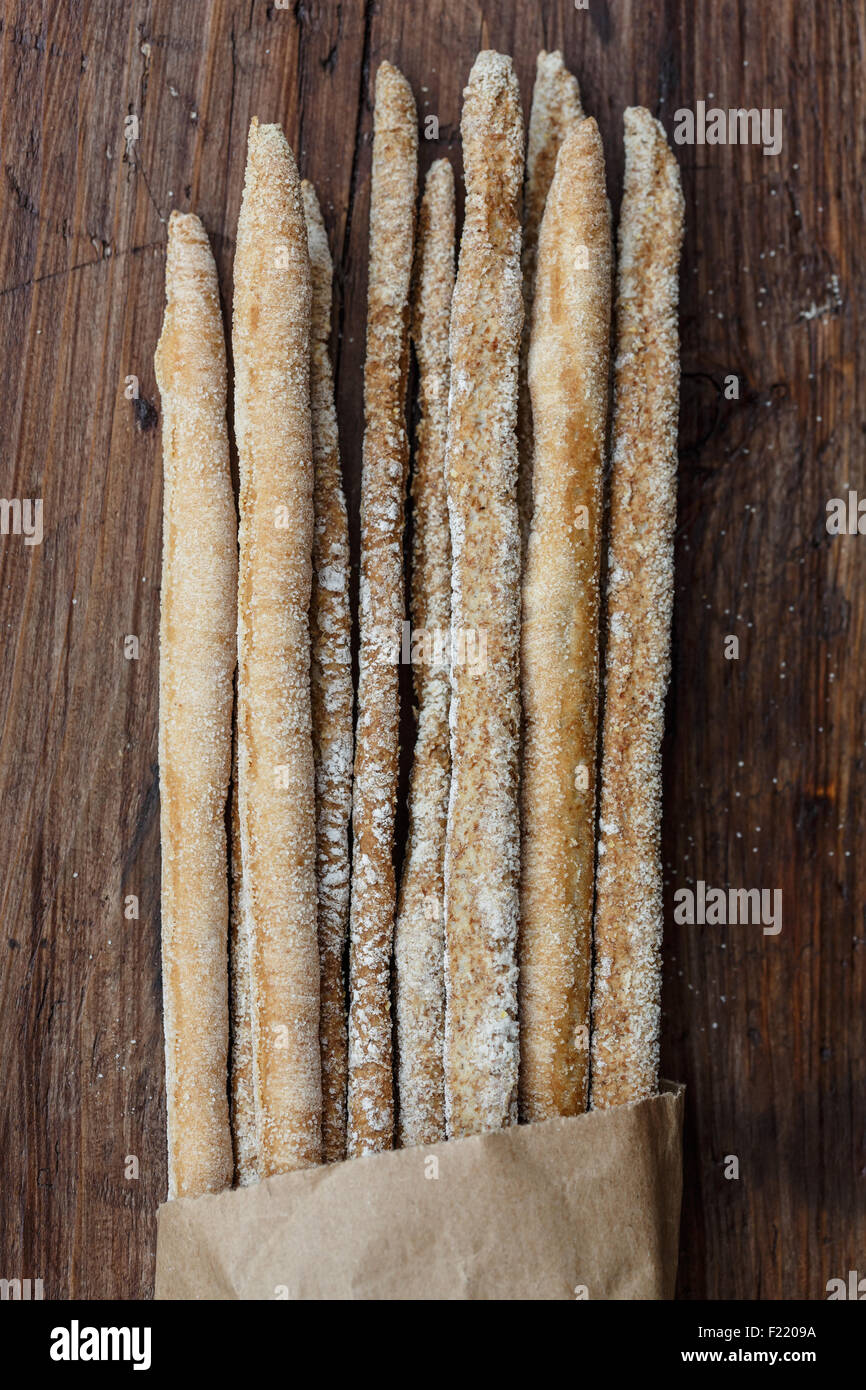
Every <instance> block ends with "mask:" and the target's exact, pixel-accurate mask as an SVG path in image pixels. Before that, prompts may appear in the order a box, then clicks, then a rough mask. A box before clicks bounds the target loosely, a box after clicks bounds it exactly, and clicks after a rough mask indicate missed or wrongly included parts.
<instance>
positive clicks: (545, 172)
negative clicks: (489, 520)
mask: <svg viewBox="0 0 866 1390" xmlns="http://www.w3.org/2000/svg"><path fill="white" fill-rule="evenodd" d="M582 119H583V108H582V106H581V104H580V87H579V86H578V83H577V78H576V77H574V76H573V75H572V74H571V73H570V72H569V71H568V68H567V67H566V66H565V64H564V62H563V60H562V54H561V53H560V52H559V51H558V50H557V51H556V52H555V53H545V52H544V50H542V51H541V53H539V55H538V59H537V62H536V65H535V86H534V87H533V89H532V110H531V112H530V115H529V130H528V132H527V137H526V184H525V188H524V202H523V256H522V263H523V308H524V319H523V337H522V341H521V345H520V388H519V390H520V394H519V397H518V408H517V445H518V453H519V456H520V465H519V471H518V475H517V505H518V508H519V511H520V535H521V540H522V543H523V547H524V550H525V548H526V543H527V540H528V538H529V523H530V520H531V518H532V402H531V398H530V392H529V335H530V332H531V329H532V302H533V298H534V295H535V265H536V258H537V255H538V232H539V228H540V227H541V219H542V216H543V214H544V205H545V202H546V201H547V190H548V189H549V188H550V184H551V181H552V179H553V171H554V169H555V167H556V156H557V154H558V153H559V147H560V145H561V144H562V142H563V140H564V139H565V137H566V135H567V134H568V132H569V130H571V129H572V127H573V126H575V125H576V124H577V123H578V121H580V120H582Z"/></svg>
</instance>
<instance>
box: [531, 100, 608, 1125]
mask: <svg viewBox="0 0 866 1390" xmlns="http://www.w3.org/2000/svg"><path fill="white" fill-rule="evenodd" d="M610 295H611V243H610V213H609V208H608V202H607V197H606V194H605V177H604V150H603V148H602V144H601V137H600V136H599V133H598V127H597V125H596V123H595V121H594V120H585V121H581V122H580V124H579V125H577V126H576V127H575V128H574V129H573V130H572V131H571V132H570V133H569V134H568V135H567V136H566V138H565V140H564V142H563V144H562V147H561V148H560V151H559V158H558V160H557V164H556V174H555V177H554V179H553V183H552V184H551V186H550V192H549V194H548V197H547V205H546V208H545V212H544V221H543V222H542V226H541V235H540V239H539V248H538V268H537V275H536V282H535V310H534V321H533V326H532V348H531V352H530V359H529V382H530V387H531V389H532V416H533V434H534V440H535V452H534V467H533V479H534V494H535V506H534V509H533V513H532V526H531V530H530V535H529V546H528V550H527V558H526V573H525V577H524V583H523V629H522V633H521V646H522V655H523V666H522V671H523V710H524V720H525V723H524V762H523V784H522V806H523V819H522V837H521V895H520V1111H521V1118H522V1119H523V1120H525V1121H529V1122H534V1121H537V1120H546V1119H550V1118H551V1117H552V1116H554V1115H577V1114H580V1113H581V1112H582V1111H584V1110H585V1109H586V1103H587V1094H588V1087H589V1023H590V1018H589V1002H590V981H591V957H592V904H593V886H594V879H595V759H596V742H597V730H598V612H599V580H600V565H601V527H602V478H603V470H604V458H605V433H606V426H607V406H608V366H609V355H610V353H609V346H610Z"/></svg>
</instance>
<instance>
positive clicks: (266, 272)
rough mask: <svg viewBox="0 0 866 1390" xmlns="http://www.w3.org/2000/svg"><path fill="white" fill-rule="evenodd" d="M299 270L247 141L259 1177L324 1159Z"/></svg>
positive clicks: (249, 666)
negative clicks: (322, 1156) (322, 1146)
mask: <svg viewBox="0 0 866 1390" xmlns="http://www.w3.org/2000/svg"><path fill="white" fill-rule="evenodd" d="M311 296H312V290H311V282H310V259H309V254H308V251H307V233H306V226H305V223H304V210H303V204H302V200H301V189H300V181H299V179H298V172H297V168H296V166H295V161H294V157H293V155H292V152H291V150H290V149H289V146H288V144H287V142H286V138H285V136H284V135H283V132H282V130H281V129H280V127H279V126H276V125H264V126H260V125H259V124H258V122H257V121H255V120H254V121H253V123H252V125H251V128H250V135H249V147H248V153H247V168H246V178H245V182H244V194H243V202H242V204H241V213H240V218H239V221H238V234H237V250H236V253H235V296H234V330H233V337H232V345H233V350H234V367H235V434H236V437H237V444H238V458H239V462H240V473H241V528H240V575H239V603H238V774H239V790H240V806H239V811H240V832H241V852H242V858H243V873H244V891H243V898H244V902H245V904H246V908H247V911H248V933H249V951H250V984H251V1013H252V1031H253V1074H254V1082H255V1101H256V1117H257V1131H258V1163H259V1174H260V1176H262V1177H267V1176H269V1175H270V1174H272V1173H280V1172H285V1171H288V1170H291V1169H295V1168H303V1167H307V1166H309V1165H310V1164H314V1163H318V1162H319V1161H320V1159H321V1113H322V1089H321V1066H320V1055H319V950H318V939H317V922H316V867H315V856H316V824H315V784H314V768H313V744H312V732H311V710H310V635H309V626H308V610H309V605H310V585H311V573H312V545H313V461H312V438H311V423H310V362H309V359H310V302H311Z"/></svg>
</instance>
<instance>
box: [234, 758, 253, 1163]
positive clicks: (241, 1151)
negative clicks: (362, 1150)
mask: <svg viewBox="0 0 866 1390" xmlns="http://www.w3.org/2000/svg"><path fill="white" fill-rule="evenodd" d="M230 823H231V877H232V884H231V911H230V930H229V993H230V1018H231V1029H230V1038H231V1047H230V1053H229V1098H230V1101H231V1117H232V1146H233V1148H234V1156H235V1181H236V1182H237V1184H238V1186H239V1187H247V1186H249V1184H250V1183H253V1182H256V1180H257V1179H258V1175H259V1173H258V1145H257V1142H256V1099H255V1088H254V1085H253V1025H252V1017H251V1014H250V943H249V935H248V933H249V909H248V907H247V905H246V903H245V901H244V876H243V862H242V859H243V857H242V853H241V820H240V810H239V805H238V749H237V730H235V737H234V750H233V758H232V788H231V822H230Z"/></svg>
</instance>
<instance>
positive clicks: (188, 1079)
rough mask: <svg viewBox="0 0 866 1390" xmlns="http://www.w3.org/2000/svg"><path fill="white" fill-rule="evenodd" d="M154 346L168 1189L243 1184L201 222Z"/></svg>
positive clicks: (233, 546)
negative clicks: (231, 1000)
mask: <svg viewBox="0 0 866 1390" xmlns="http://www.w3.org/2000/svg"><path fill="white" fill-rule="evenodd" d="M165 295H166V306H165V319H164V322H163V327H162V336H161V337H160V340H159V344H158V346H157V349H156V379H157V382H158V385H159V391H160V395H161V397H162V414H163V422H162V441H163V443H162V447H163V469H164V479H165V490H164V503H163V506H164V512H163V560H162V592H161V608H160V630H159V644H160V661H159V788H160V831H161V836H162V983H163V1001H164V1008H165V1074H166V1112H167V1118H168V1195H169V1197H193V1196H197V1195H198V1194H199V1193H201V1192H219V1191H220V1190H221V1189H222V1188H224V1187H230V1186H231V1181H232V1145H231V1133H230V1130H229V1114H228V1102H227V1098H226V1064H227V1053H228V964H227V962H228V906H229V905H228V859H227V852H226V832H225V819H224V817H225V805H226V795H227V792H228V783H229V772H230V769H231V738H232V734H231V725H232V680H233V677H234V669H235V640H234V633H235V621H236V612H237V514H236V512H235V504H234V496H233V494H232V485H231V475H230V473H229V450H228V435H227V433H226V350H225V340H224V338H223V325H222V317H221V314H220V301H219V289H218V287H217V275H216V266H215V265H214V259H213V256H212V254H211V249H210V245H209V244H208V239H207V234H206V232H205V230H204V227H203V226H202V224H201V222H200V221H199V220H198V218H197V217H193V216H192V214H186V215H181V214H180V213H177V212H173V213H172V215H171V218H170V220H169V227H168V257H167V260H166V272H165Z"/></svg>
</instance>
